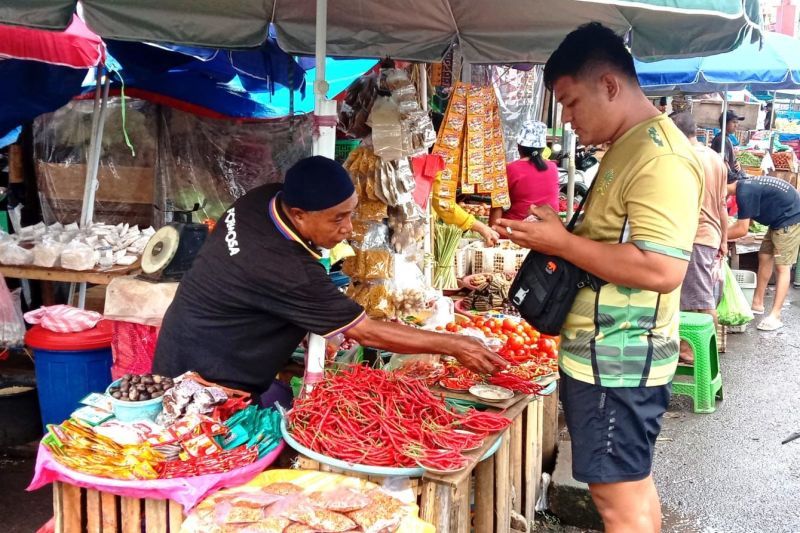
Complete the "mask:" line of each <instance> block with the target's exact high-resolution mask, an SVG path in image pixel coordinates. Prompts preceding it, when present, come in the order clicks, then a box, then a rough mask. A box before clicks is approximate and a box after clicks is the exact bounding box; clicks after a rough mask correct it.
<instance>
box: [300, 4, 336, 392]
mask: <svg viewBox="0 0 800 533" xmlns="http://www.w3.org/2000/svg"><path fill="white" fill-rule="evenodd" d="M327 45H328V0H317V18H316V35H315V42H314V52H315V54H314V62H315V67H316V76H315V80H314V115H315V116H316V117H323V116H326V115H330V114H333V115H335V114H336V103H335V102H333V112H332V113H331V105H330V104H331V102H329V101H328V100H327V99H326V96H327V94H328V83H327V82H326V81H325V56H326V55H327ZM318 129H319V132H318V134H317V135H315V138H314V142H313V152H314V155H322V156H325V157H329V158H331V159H333V156H334V152H335V149H336V128H330V127H327V126H320V127H319V128H318ZM325 344H326V342H325V339H324V338H323V337H321V336H319V335H316V334H314V333H309V334H308V349H307V351H306V370H305V375H304V376H303V385H304V387H303V389H304V392H305V393H306V394H307V393H310V392H311V390H312V389H313V388H314V384H315V383H317V382H319V381H321V380H322V379H323V377H324V375H325Z"/></svg>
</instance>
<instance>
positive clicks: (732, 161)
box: [711, 110, 746, 181]
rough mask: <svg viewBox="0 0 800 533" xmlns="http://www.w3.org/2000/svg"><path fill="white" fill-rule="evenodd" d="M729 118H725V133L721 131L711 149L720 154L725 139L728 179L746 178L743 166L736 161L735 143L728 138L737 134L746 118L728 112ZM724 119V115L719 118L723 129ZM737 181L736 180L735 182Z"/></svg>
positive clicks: (712, 142)
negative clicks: (740, 123) (737, 129)
mask: <svg viewBox="0 0 800 533" xmlns="http://www.w3.org/2000/svg"><path fill="white" fill-rule="evenodd" d="M726 115H727V117H726V118H725V131H724V132H722V131H720V132H719V133H718V134H717V136H716V137H714V140H712V141H711V149H712V150H714V151H715V152H717V153H720V148H721V147H722V138H723V137H724V138H725V154H724V159H725V164H726V165H727V167H728V179H729V180H733V179H734V178H735V179H739V178H744V177H745V176H746V174H745V173H744V171H742V166H741V165H740V164H739V161H737V160H736V152H734V150H733V143H732V142H731V140H730V139H729V138H728V136H729V135H732V134H733V133H735V132H736V128H737V127H738V126H739V121H740V120H744V117H740V116H739V115H737V114H736V112H734V111H731V110H728V111H727V112H726ZM722 119H723V115H720V117H719V126H720V127H722ZM734 181H735V180H734Z"/></svg>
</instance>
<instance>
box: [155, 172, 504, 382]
mask: <svg viewBox="0 0 800 533" xmlns="http://www.w3.org/2000/svg"><path fill="white" fill-rule="evenodd" d="M357 203H358V197H357V195H356V193H355V189H354V187H353V184H352V182H351V180H350V177H349V176H348V174H347V172H346V171H345V170H344V168H342V166H341V165H340V164H339V163H336V162H334V161H333V160H330V159H327V158H324V157H319V156H316V157H310V158H306V159H303V160H301V161H300V162H298V163H297V164H296V165H294V166H293V167H292V168H291V169H289V171H288V172H287V173H286V180H285V183H284V185H283V186H281V185H265V186H262V187H257V188H255V189H253V190H252V191H250V192H249V193H247V194H245V195H244V196H242V197H241V198H239V199H238V200H237V201H236V202H235V203H234V204H233V206H231V207H230V208H229V209H228V210H227V211H226V212H225V213H224V214H223V215H222V217H221V218H220V220H219V222H218V223H217V226H216V229H215V230H214V231H213V232H212V233H211V235H209V237H208V239H207V240H206V243H205V244H204V246H203V249H202V250H201V251H200V254H199V255H198V257H197V258H196V259H195V261H194V264H193V265H192V268H191V270H190V271H189V272H188V273H187V274H186V276H185V277H184V278H183V280H182V281H181V284H180V287H179V288H178V292H177V294H176V295H175V300H174V301H173V302H172V305H171V306H170V307H169V309H168V310H167V313H166V315H165V317H164V321H163V325H162V329H161V333H160V334H159V339H158V346H157V348H156V355H155V360H154V363H153V371H154V372H156V373H159V374H163V375H167V376H177V375H179V374H181V373H183V372H186V371H188V370H194V371H196V372H198V373H199V374H200V375H201V376H202V377H204V378H205V379H207V380H210V381H213V382H216V383H220V384H222V385H225V386H229V387H234V388H238V389H243V390H247V391H249V392H252V393H255V394H261V393H263V392H264V391H266V390H267V389H268V388H269V387H270V385H271V384H272V381H273V379H274V377H275V375H276V374H277V372H278V371H279V370H280V369H281V368H282V367H283V366H284V365H285V364H286V363H287V362H288V360H289V358H290V356H291V354H292V352H293V351H294V350H295V348H296V347H297V346H298V345H299V344H300V342H301V341H302V340H303V338H304V337H305V336H306V334H307V333H309V332H312V333H316V334H318V335H321V336H323V337H326V338H330V337H333V336H335V335H337V334H338V333H345V334H346V335H347V336H348V337H350V338H352V339H354V340H356V341H358V342H359V343H360V344H361V345H363V346H369V347H373V348H380V349H384V350H389V351H393V352H399V353H441V354H447V355H452V356H455V357H456V358H457V359H458V360H459V361H461V362H462V363H463V364H464V365H466V366H467V367H469V368H471V369H473V370H476V371H479V372H484V373H488V372H491V371H492V370H493V369H494V368H495V367H502V366H504V365H505V363H504V361H503V359H501V358H500V357H499V356H498V355H497V354H495V353H493V352H491V351H489V350H488V349H487V348H486V346H485V345H484V344H483V343H482V342H481V341H479V340H477V339H474V338H470V337H465V336H460V335H448V334H442V333H433V332H427V331H421V330H417V329H413V328H410V327H406V326H402V325H399V324H392V323H387V322H380V321H375V320H371V319H369V318H367V317H366V314H365V312H364V309H363V308H362V307H361V306H360V305H358V304H357V303H355V302H354V301H353V300H351V299H349V298H348V297H347V296H345V295H344V294H342V293H341V292H340V291H339V290H338V289H337V287H336V286H335V285H334V283H333V282H332V281H331V279H330V278H329V277H328V275H327V272H326V270H325V267H324V266H323V265H322V264H321V263H320V262H319V259H320V258H321V256H320V248H332V247H334V246H335V245H336V244H338V243H339V242H341V241H343V240H345V239H347V238H348V237H349V236H350V234H351V232H352V230H353V226H352V223H351V220H350V218H351V216H352V214H353V211H354V210H355V208H356V205H357Z"/></svg>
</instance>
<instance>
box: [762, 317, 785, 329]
mask: <svg viewBox="0 0 800 533" xmlns="http://www.w3.org/2000/svg"><path fill="white" fill-rule="evenodd" d="M782 327H783V322H781V321H780V320H778V319H777V318H775V317H771V316H768V317H767V318H765V319H764V320H762V321H761V323H760V324H758V329H759V330H761V331H775V330H776V329H780V328H782Z"/></svg>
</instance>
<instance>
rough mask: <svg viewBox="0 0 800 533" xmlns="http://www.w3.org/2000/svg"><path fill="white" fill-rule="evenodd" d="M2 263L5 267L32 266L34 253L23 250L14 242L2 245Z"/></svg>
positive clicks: (0, 250) (0, 256)
mask: <svg viewBox="0 0 800 533" xmlns="http://www.w3.org/2000/svg"><path fill="white" fill-rule="evenodd" d="M0 263H2V264H4V265H30V264H31V263H33V252H31V251H30V250H26V249H25V248H22V247H21V246H19V245H18V244H16V243H14V242H8V243H6V244H4V245H0Z"/></svg>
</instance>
